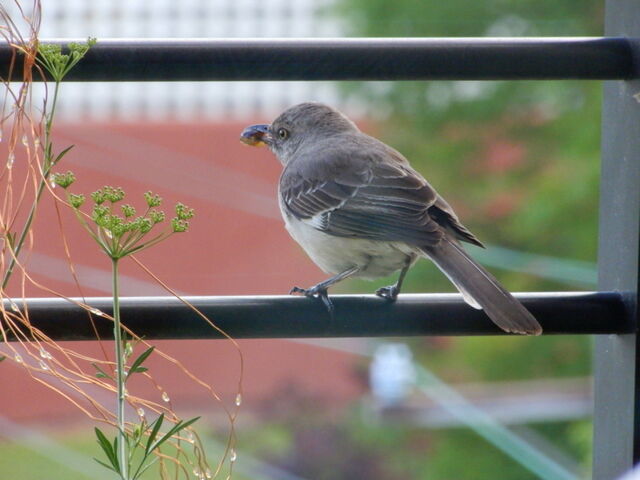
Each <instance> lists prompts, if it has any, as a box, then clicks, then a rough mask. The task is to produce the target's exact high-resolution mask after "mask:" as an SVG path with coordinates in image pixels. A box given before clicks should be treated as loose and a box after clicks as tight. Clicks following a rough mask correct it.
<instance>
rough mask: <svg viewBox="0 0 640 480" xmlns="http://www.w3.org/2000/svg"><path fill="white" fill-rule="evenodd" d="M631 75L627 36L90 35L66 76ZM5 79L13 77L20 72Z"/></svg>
mask: <svg viewBox="0 0 640 480" xmlns="http://www.w3.org/2000/svg"><path fill="white" fill-rule="evenodd" d="M68 42H69V40H68V39H65V40H58V39H56V40H42V43H61V44H66V43H68ZM10 55H11V50H10V48H9V46H8V45H7V44H6V43H5V44H0V77H2V78H5V79H6V78H7V75H8V71H7V69H8V65H9V60H10V58H11V57H10ZM634 76H637V72H636V71H635V67H634V62H633V57H632V54H631V46H630V43H629V41H628V40H627V39H626V38H619V37H616V38H613V37H539V38H512V37H509V38H340V39H335V38H314V39H309V38H286V39H104V40H103V39H98V43H97V44H96V45H95V46H94V47H93V48H92V49H91V50H90V51H89V52H88V53H87V55H86V57H85V58H84V59H83V60H82V61H81V62H80V63H79V64H78V65H77V66H76V67H75V68H74V69H73V70H72V71H71V72H70V74H69V75H68V77H67V80H69V81H178V80H182V81H207V80H427V79H434V80H435V79H437V80H500V79H502V80H521V79H592V80H605V79H609V80H610V79H629V78H632V77H634ZM14 79H16V80H19V79H21V72H20V71H16V72H15V75H14Z"/></svg>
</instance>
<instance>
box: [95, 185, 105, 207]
mask: <svg viewBox="0 0 640 480" xmlns="http://www.w3.org/2000/svg"><path fill="white" fill-rule="evenodd" d="M91 198H92V199H93V201H94V202H96V204H98V205H101V204H103V203H104V201H105V200H106V199H107V197H105V195H104V191H103V190H102V189H101V188H99V189H98V190H96V191H95V192H93V193H92V194H91Z"/></svg>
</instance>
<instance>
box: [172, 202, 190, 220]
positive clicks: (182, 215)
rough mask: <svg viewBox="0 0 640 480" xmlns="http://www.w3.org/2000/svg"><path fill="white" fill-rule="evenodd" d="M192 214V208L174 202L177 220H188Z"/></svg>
mask: <svg viewBox="0 0 640 480" xmlns="http://www.w3.org/2000/svg"><path fill="white" fill-rule="evenodd" d="M194 215H195V213H194V211H193V208H189V207H187V206H186V205H184V204H182V203H178V204H176V216H177V218H178V219H179V220H189V219H190V218H193V216H194Z"/></svg>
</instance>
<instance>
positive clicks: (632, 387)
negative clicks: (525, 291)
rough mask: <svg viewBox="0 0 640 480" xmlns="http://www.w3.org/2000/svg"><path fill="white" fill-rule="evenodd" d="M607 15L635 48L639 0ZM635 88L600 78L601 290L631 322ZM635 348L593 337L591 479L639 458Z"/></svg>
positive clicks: (631, 337) (632, 341)
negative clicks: (612, 295)
mask: <svg viewBox="0 0 640 480" xmlns="http://www.w3.org/2000/svg"><path fill="white" fill-rule="evenodd" d="M605 17H606V21H605V24H606V26H605V34H606V35H610V36H614V35H619V36H626V37H628V38H630V41H631V42H633V44H634V45H633V47H634V51H635V52H636V53H638V52H640V50H638V46H639V44H640V43H639V42H638V41H637V38H635V39H634V37H638V36H640V2H638V0H608V1H607V5H606V14H605ZM635 60H636V58H635V56H634V61H635ZM636 66H637V63H636ZM636 76H637V70H636ZM638 92H640V81H638V80H632V81H609V82H605V86H604V105H603V112H602V167H601V169H602V170H601V172H602V173H601V180H600V226H599V228H600V233H599V251H598V277H599V278H598V287H599V290H601V291H602V290H618V291H620V292H623V296H624V299H625V304H626V306H627V316H628V318H627V320H628V321H629V322H631V323H632V324H633V325H637V324H638V322H637V320H638V311H637V305H638V273H639V271H638V254H639V242H638V236H639V234H640V229H639V227H640V104H639V103H638V101H637V100H636V98H635V97H634V95H635V94H637V93H638ZM638 348H639V346H638V336H637V334H626V335H599V336H597V337H596V342H595V359H594V361H595V365H594V377H595V410H594V445H593V448H594V452H593V453H594V460H593V479H594V480H612V479H616V478H618V477H619V476H620V475H621V474H622V473H624V472H625V471H627V470H629V469H630V468H631V467H632V466H633V465H634V464H635V463H637V462H638V461H639V460H640V427H639V420H640V417H639V414H640V389H639V382H638V380H639V378H638V353H639V352H640V351H639V350H638Z"/></svg>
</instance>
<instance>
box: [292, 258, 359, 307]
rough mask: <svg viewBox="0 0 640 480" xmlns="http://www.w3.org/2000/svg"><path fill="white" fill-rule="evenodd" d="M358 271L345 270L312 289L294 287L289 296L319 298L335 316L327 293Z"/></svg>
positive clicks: (355, 269) (354, 269)
mask: <svg viewBox="0 0 640 480" xmlns="http://www.w3.org/2000/svg"><path fill="white" fill-rule="evenodd" d="M358 270H360V268H359V267H351V268H349V269H348V270H345V271H344V272H341V273H339V274H337V275H334V276H333V277H331V278H328V279H326V280H325V281H323V282H320V283H318V284H317V285H314V286H313V287H310V288H300V287H293V288H292V289H291V291H290V292H289V294H295V293H299V294H302V295H304V296H305V297H315V298H319V299H320V300H322V303H324V306H325V307H327V310H329V313H330V314H331V315H332V316H333V310H334V308H333V302H332V301H331V300H330V299H329V294H328V293H327V289H328V288H329V287H330V286H332V285H334V284H336V283H338V282H339V281H341V280H344V279H345V278H348V277H350V276H351V275H353V274H355V273H357V272H358Z"/></svg>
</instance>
